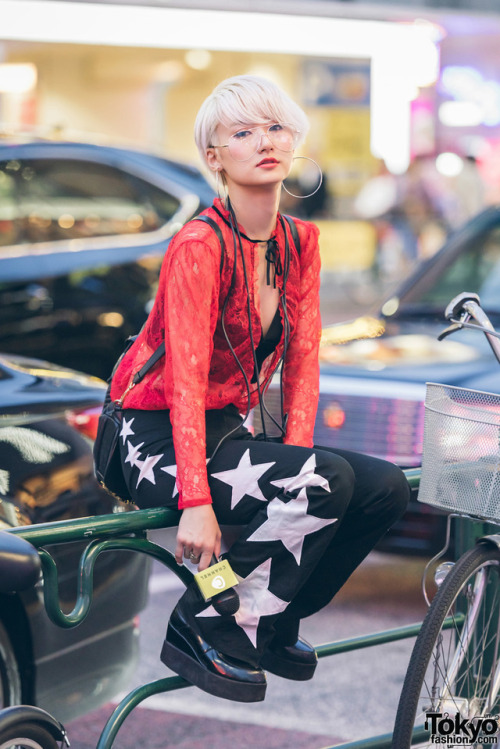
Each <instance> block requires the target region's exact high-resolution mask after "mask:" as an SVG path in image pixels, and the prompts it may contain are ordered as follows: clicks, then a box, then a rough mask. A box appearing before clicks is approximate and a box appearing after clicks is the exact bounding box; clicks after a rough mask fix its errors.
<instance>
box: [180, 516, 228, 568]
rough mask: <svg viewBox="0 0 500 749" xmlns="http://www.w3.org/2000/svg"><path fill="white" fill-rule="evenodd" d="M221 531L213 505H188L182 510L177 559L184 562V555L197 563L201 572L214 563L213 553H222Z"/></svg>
mask: <svg viewBox="0 0 500 749" xmlns="http://www.w3.org/2000/svg"><path fill="white" fill-rule="evenodd" d="M220 543H221V533H220V528H219V523H218V522H217V518H216V517H215V513H214V511H213V508H212V505H197V506H195V507H186V508H185V509H184V510H183V511H182V515H181V520H180V523H179V530H178V531H177V545H176V548H175V561H176V562H177V564H182V558H183V556H184V557H185V558H186V559H191V561H194V563H195V564H196V563H197V562H198V560H199V564H198V571H199V572H201V571H202V570H205V569H206V568H207V567H210V565H211V563H212V555H215V557H216V558H217V559H218V558H219V555H220Z"/></svg>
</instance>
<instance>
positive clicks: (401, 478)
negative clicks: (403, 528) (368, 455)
mask: <svg viewBox="0 0 500 749" xmlns="http://www.w3.org/2000/svg"><path fill="white" fill-rule="evenodd" d="M381 483H382V489H381V497H382V501H383V505H384V509H385V512H386V513H387V515H388V516H389V517H390V519H391V522H396V520H398V519H399V518H400V517H401V516H402V515H404V513H405V511H406V509H407V507H408V502H409V501H410V486H409V484H408V481H407V479H406V476H405V475H404V473H403V471H402V470H401V468H399V467H398V466H396V465H394V464H393V463H386V464H385V470H384V471H383V475H382V476H381Z"/></svg>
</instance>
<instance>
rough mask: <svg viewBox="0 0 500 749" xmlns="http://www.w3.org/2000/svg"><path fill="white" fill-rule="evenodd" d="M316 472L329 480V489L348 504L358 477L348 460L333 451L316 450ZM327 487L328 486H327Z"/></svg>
mask: <svg viewBox="0 0 500 749" xmlns="http://www.w3.org/2000/svg"><path fill="white" fill-rule="evenodd" d="M315 454H316V473H319V474H320V475H321V476H323V477H324V478H325V479H326V481H327V482H328V491H329V493H330V494H332V495H333V496H334V497H336V498H337V499H338V501H342V502H343V503H345V505H346V506H347V505H348V504H349V501H350V499H351V497H352V494H353V491H354V485H355V482H356V477H355V475H354V471H353V469H352V467H351V466H350V465H349V463H348V462H347V460H344V458H342V457H340V456H339V455H334V454H333V453H328V452H323V451H321V450H319V451H315ZM325 488H326V487H325Z"/></svg>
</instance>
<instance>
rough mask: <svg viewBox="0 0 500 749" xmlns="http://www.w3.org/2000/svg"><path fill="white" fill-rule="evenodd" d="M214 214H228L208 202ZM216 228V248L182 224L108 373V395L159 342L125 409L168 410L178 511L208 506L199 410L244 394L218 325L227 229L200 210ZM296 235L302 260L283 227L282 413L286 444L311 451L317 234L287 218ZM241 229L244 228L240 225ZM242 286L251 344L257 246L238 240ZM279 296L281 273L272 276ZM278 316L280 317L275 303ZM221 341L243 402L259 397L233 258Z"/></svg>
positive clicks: (203, 227)
mask: <svg viewBox="0 0 500 749" xmlns="http://www.w3.org/2000/svg"><path fill="white" fill-rule="evenodd" d="M215 205H216V206H217V208H218V210H219V211H220V213H221V214H222V215H223V216H224V217H225V218H226V219H227V220H228V219H229V214H228V212H227V211H225V210H224V208H223V207H222V205H221V203H220V201H218V200H216V201H215ZM205 213H206V214H207V215H209V216H210V217H211V218H213V219H214V220H215V221H216V222H217V223H218V225H219V226H220V228H221V231H222V235H223V237H224V265H223V269H222V273H221V272H220V260H221V249H220V244H219V240H218V239H217V236H216V234H215V232H214V231H213V229H212V228H211V227H210V226H209V225H207V224H205V223H204V222H202V221H191V222H190V223H188V224H186V225H185V226H184V227H183V228H182V229H181V230H180V231H179V232H178V234H176V236H175V237H174V238H173V239H172V241H171V243H170V245H169V248H168V251H167V253H166V255H165V258H164V261H163V265H162V269H161V273H160V281H159V287H158V292H157V295H156V300H155V303H154V306H153V308H152V310H151V313H150V315H149V317H148V320H147V322H146V325H145V326H144V328H143V329H142V331H141V333H140V334H139V336H138V338H137V340H136V341H135V342H134V344H133V346H132V347H131V348H130V349H129V350H128V351H127V353H126V354H125V356H124V357H123V359H122V361H121V363H120V366H119V367H118V369H117V371H116V373H115V376H114V378H113V382H112V386H111V397H112V398H113V399H115V398H119V397H120V396H121V395H122V394H123V392H124V391H125V389H126V388H127V386H128V384H129V382H130V379H131V377H132V376H133V375H134V374H135V372H137V371H138V370H139V369H140V368H141V367H142V366H143V364H145V362H146V361H147V360H148V358H149V357H150V356H151V354H152V353H153V351H155V349H156V348H157V347H158V346H159V345H160V343H161V342H162V341H163V340H165V357H164V358H162V359H160V361H159V362H158V363H157V364H156V365H155V366H154V367H153V369H151V371H150V372H148V374H147V375H146V377H145V378H144V379H143V380H142V382H140V383H139V384H138V385H136V386H135V387H134V388H133V389H132V390H131V391H130V393H129V394H128V395H127V396H126V398H125V401H124V407H125V408H139V409H146V410H148V409H170V419H171V422H172V432H173V439H174V449H175V455H176V462H177V478H176V480H177V487H178V489H179V508H180V509H183V508H185V507H190V506H194V505H201V504H209V503H210V502H211V501H212V499H211V496H210V490H209V486H208V480H207V470H206V452H205V451H206V445H205V410H206V409H218V408H223V407H224V406H227V405H229V404H231V403H232V404H234V405H235V406H236V407H237V408H238V409H239V410H240V412H241V413H245V412H246V409H247V390H246V386H245V383H244V380H243V376H242V374H241V371H240V370H239V368H238V366H237V364H236V362H235V360H234V357H233V355H232V353H231V351H230V349H229V347H228V345H227V343H226V340H225V338H224V333H223V330H222V326H221V316H222V306H223V304H224V300H225V299H226V296H227V294H228V291H229V288H230V285H231V276H232V273H233V265H234V245H233V235H232V232H231V229H230V227H229V226H228V225H227V224H226V223H225V221H224V220H223V219H222V218H221V217H220V216H219V215H218V213H217V212H216V211H215V210H214V209H213V208H209V209H207V210H206V211H205ZM295 221H296V225H297V229H298V232H299V236H300V245H301V249H300V258H299V256H298V254H297V252H296V250H295V246H294V244H293V238H292V236H291V234H290V230H289V227H288V226H287V227H286V231H287V232H288V241H289V247H290V253H291V262H290V271H289V275H288V281H287V288H286V298H287V310H288V319H289V323H290V338H289V346H288V352H287V356H286V361H285V364H284V370H283V390H284V412H285V413H287V414H288V422H287V427H286V435H285V438H284V442H285V443H287V444H293V445H302V446H304V447H311V446H312V444H313V442H312V437H313V430H314V422H315V417H316V410H317V403H318V395H319V363H318V347H319V340H320V334H321V321H320V314H319V271H320V257H319V248H318V234H319V231H318V229H317V227H316V226H314V224H311V223H309V222H306V221H300V220H298V219H295ZM240 231H241V232H244V230H243V229H242V227H240ZM273 237H274V238H275V239H276V241H277V243H278V247H279V253H280V258H281V262H282V265H284V250H285V239H284V234H283V228H282V226H281V223H280V221H279V220H278V221H277V224H276V229H275V231H274V233H273ZM242 245H243V253H244V257H245V261H246V268H247V275H248V280H249V287H250V305H251V313H252V321H251V322H252V331H253V339H254V345H255V346H258V344H259V341H260V339H261V336H262V327H261V322H260V312H259V294H258V264H259V252H258V248H257V247H256V245H255V244H254V243H252V242H250V241H248V240H247V239H246V238H245V237H242ZM276 283H277V286H278V287H279V290H280V298H281V297H282V294H283V276H282V275H279V276H276ZM279 309H280V314H281V316H282V318H283V310H282V306H281V303H280V305H279ZM224 320H225V327H226V331H227V334H228V336H229V340H230V341H231V344H232V346H233V348H234V350H235V352H236V354H237V356H238V358H239V360H240V362H241V364H242V366H243V367H244V369H245V372H246V374H247V377H248V380H249V382H250V387H251V406H252V407H254V406H255V405H256V404H257V403H258V394H257V389H256V383H255V382H254V383H252V382H251V380H252V376H253V374H254V362H253V356H252V351H251V346H250V340H249V324H248V312H247V291H246V287H245V281H244V275H243V269H242V262H241V257H239V258H238V262H237V266H236V280H235V288H234V289H233V291H232V293H231V296H230V298H229V301H228V304H227V307H226V312H225V315H224ZM283 346H284V334H283V332H282V335H281V340H280V342H279V344H278V346H277V348H276V350H275V351H274V352H273V353H272V354H270V355H269V356H268V357H267V359H265V361H264V362H263V364H262V367H261V371H260V378H259V379H260V382H261V389H262V391H265V389H266V388H267V387H268V385H269V383H270V380H271V377H272V375H273V373H274V371H275V369H276V366H277V364H278V361H279V358H280V356H281V354H282V353H283Z"/></svg>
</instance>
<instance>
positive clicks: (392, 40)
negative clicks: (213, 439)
mask: <svg viewBox="0 0 500 749" xmlns="http://www.w3.org/2000/svg"><path fill="white" fill-rule="evenodd" d="M304 5H305V6H306V5H307V4H304ZM0 10H1V18H2V24H1V29H0V38H1V39H4V40H19V39H20V40H23V41H37V42H59V43H70V44H71V43H73V44H96V45H111V46H133V47H153V48H157V49H182V50H190V51H192V52H193V53H194V52H195V51H197V57H198V60H200V59H201V56H200V55H205V56H206V53H207V51H208V52H209V53H210V52H213V51H237V52H252V53H259V52H261V53H270V54H272V55H276V54H292V55H298V56H303V57H307V56H311V57H323V58H328V59H332V58H336V57H337V58H346V59H352V58H355V59H358V60H359V59H363V60H368V61H370V62H371V64H372V70H373V73H372V96H371V116H372V123H374V128H373V130H374V131H373V133H372V151H373V153H374V155H376V156H378V157H380V158H383V159H384V160H385V161H386V163H387V164H388V165H389V164H391V165H392V166H390V168H391V169H393V170H394V171H404V169H405V168H406V166H408V163H409V158H410V142H409V141H410V114H409V107H410V101H411V99H412V98H415V96H416V94H417V90H418V88H419V87H421V86H427V85H431V84H432V83H433V82H434V81H435V79H436V75H437V69H438V65H439V51H438V46H437V45H438V43H439V40H440V39H441V38H442V36H443V32H442V29H441V28H440V27H438V26H436V25H435V24H432V23H430V22H425V23H424V22H421V21H417V22H415V23H391V22H386V21H373V20H364V19H350V18H334V17H330V16H310V15H306V14H304V15H293V14H290V15H288V14H287V15H284V14H279V13H259V12H250V11H247V12H239V11H229V12H228V11H223V10H206V9H196V8H184V7H179V8H172V7H159V6H154V7H153V6H151V5H144V4H142V5H141V4H139V2H137V3H136V4H133V3H132V2H130V0H129V2H127V3H125V2H124V3H117V2H113V3H112V4H110V3H97V2H71V1H70V0H66V1H65V2H64V3H62V2H58V1H57V0H0ZM54 18H56V19H57V23H54ZM207 29H210V33H207ZM243 32H244V33H243ZM188 54H191V52H190V53H188ZM205 59H206V57H205ZM195 60H196V57H195ZM186 64H188V65H189V64H190V63H189V58H188V59H187V60H186ZM197 64H199V62H198V63H197ZM377 71H378V72H377ZM403 84H404V85H403ZM388 104H389V105H390V106H388ZM402 128H404V132H403V131H402Z"/></svg>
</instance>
